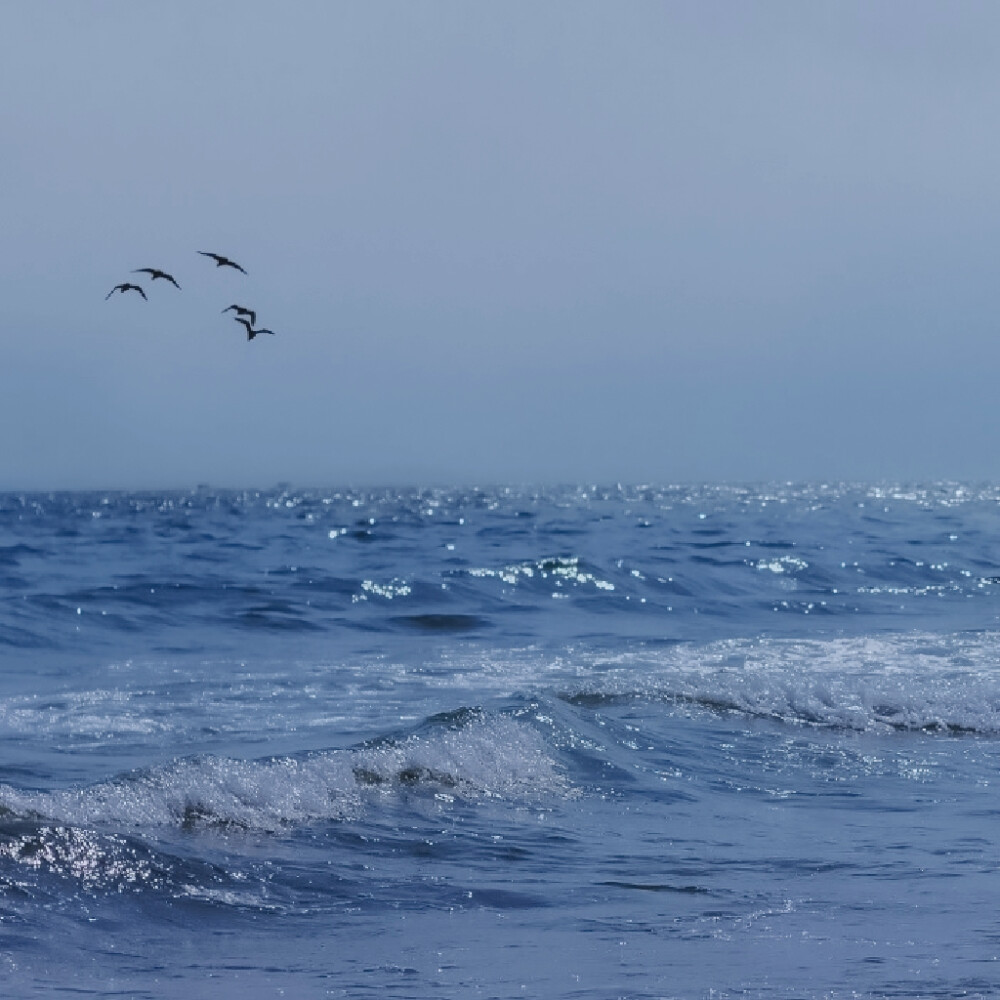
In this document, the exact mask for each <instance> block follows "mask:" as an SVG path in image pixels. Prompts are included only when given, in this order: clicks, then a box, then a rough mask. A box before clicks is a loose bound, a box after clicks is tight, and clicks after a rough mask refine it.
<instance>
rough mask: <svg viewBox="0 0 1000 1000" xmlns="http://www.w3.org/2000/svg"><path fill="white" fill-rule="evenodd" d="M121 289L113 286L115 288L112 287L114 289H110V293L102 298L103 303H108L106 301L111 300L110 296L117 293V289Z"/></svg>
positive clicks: (118, 286) (119, 286)
mask: <svg viewBox="0 0 1000 1000" xmlns="http://www.w3.org/2000/svg"><path fill="white" fill-rule="evenodd" d="M121 287H122V286H121V285H115V287H114V288H112V289H111V291H110V292H108V294H107V295H105V296H104V301H105V302H107V301H108V299H110V298H111V296H112V295H114V294H115V292H117V291H118V289H119V288H121Z"/></svg>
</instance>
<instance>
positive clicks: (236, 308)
mask: <svg viewBox="0 0 1000 1000" xmlns="http://www.w3.org/2000/svg"><path fill="white" fill-rule="evenodd" d="M198 253H199V254H201V256H202V257H211V258H212V260H214V261H215V266H216V267H231V268H233V270H235V271H239V272H241V273H242V274H246V273H247V272H246V271H245V270H244V269H243V268H242V267H240V265H239V264H237V263H236V261H235V260H230V259H229V258H228V257H225V256H223V255H222V254H221V253H211V252H210V251H208V250H199V251H198ZM132 274H148V275H149V280H150V281H151V282H153V281H157V280H162V281H169V282H170V284H171V285H173V286H174V288H176V289H177V290H178V291H180V287H181V286H180V285H179V284H177V280H176V279H175V278H174V276H173V275H172V274H167V272H166V271H161V270H160V269H159V268H158V267H137V268H135V270H133V271H132ZM115 292H118V293H119V294H121V295H124V294H125V293H126V292H138V293H139V294H140V295H141V296H142V297H143V299H145V300H146V301H147V302H148V301H149V299H148V297H147V296H146V291H145V289H144V288H143V287H142V285H137V284H135V283H134V282H132V281H123V282H122V283H121V284H119V285H115V287H114V288H112V289H111V291H110V292H108V294H107V295H105V296H104V301H105V302H107V300H108V299H110V298H111V296H112V295H114V294H115ZM222 312H223V313H227V312H232V313H234V315H233V317H232V318H233V319H234V320H236V322H237V323H240V324H242V326H243V327H244V328H245V329H246V332H247V340H253V338H254V337H256V336H257V335H258V334H260V333H270V334H272V335H273V334H274V331H273V330H268V329H266V328H261V329H259V330H255V329H254V327H255V326H256V324H257V313H256V312H255V311H254V310H253V309H250V308H249V307H248V306H241V305H239V304H238V303H235V302H234V303H233V304H232V305H229V306H226V308H225V309H223V310H222Z"/></svg>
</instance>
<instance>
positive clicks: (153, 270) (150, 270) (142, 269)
mask: <svg viewBox="0 0 1000 1000" xmlns="http://www.w3.org/2000/svg"><path fill="white" fill-rule="evenodd" d="M132 273H133V274H151V275H153V277H156V275H157V274H159V273H161V272H159V271H157V270H156V268H155V267H137V268H136V269H135V270H134V271H133V272H132Z"/></svg>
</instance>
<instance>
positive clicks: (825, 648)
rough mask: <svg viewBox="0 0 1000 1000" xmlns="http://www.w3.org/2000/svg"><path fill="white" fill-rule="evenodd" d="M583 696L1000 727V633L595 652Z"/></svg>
mask: <svg viewBox="0 0 1000 1000" xmlns="http://www.w3.org/2000/svg"><path fill="white" fill-rule="evenodd" d="M588 659H589V660H590V662H589V663H588V664H587V672H588V673H590V678H589V680H588V681H586V682H585V683H584V684H583V685H582V686H581V692H582V693H591V694H607V695H610V696H620V695H623V694H636V695H638V696H645V697H657V698H665V699H677V700H680V701H683V702H685V703H695V704H701V705H704V706H706V707H707V708H711V709H716V710H718V709H723V710H736V711H741V712H746V713H748V714H751V715H757V716H767V717H771V718H777V719H783V720H787V721H790V722H797V723H811V724H819V725H829V726H842V727H847V728H851V729H859V730H878V729H885V730H891V729H912V730H917V729H923V730H950V731H955V730H966V731H972V732H978V733H985V734H1000V668H998V664H1000V634H996V633H987V634H979V635H971V636H966V635H951V636H933V635H923V634H907V635H897V636H865V637H855V638H832V639H816V640H790V639H789V640H782V639H760V640H753V641H751V640H726V641H720V642H718V643H712V644H709V645H707V646H679V647H676V648H674V649H672V650H670V651H668V652H663V653H640V654H634V653H629V654H621V655H618V656H615V657H612V658H608V657H605V658H601V657H597V656H595V657H591V658H588Z"/></svg>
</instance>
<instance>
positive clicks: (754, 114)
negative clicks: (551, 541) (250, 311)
mask: <svg viewBox="0 0 1000 1000" xmlns="http://www.w3.org/2000/svg"><path fill="white" fill-rule="evenodd" d="M0 94H2V97H0V142H2V144H0V338H2V354H0V426H2V432H0V488H8V489H20V488H57V487H89V486H94V487H113V486H185V485H193V484H195V483H198V482H208V483H212V484H214V485H262V486H266V485H271V484H273V483H274V482H275V481H277V480H279V479H281V480H291V481H292V482H294V483H297V484H300V485H327V484H355V485H362V484H373V483H387V482H399V483H402V482H408V483H412V482H426V483H430V482H436V483H440V482H450V483H473V482H486V481H491V482H497V481H514V482H519V483H520V482H566V481H609V480H610V481H613V480H616V479H620V480H628V481H632V482H635V481H655V482H677V481H692V480H706V479H707V480H757V479H817V478H820V479H822V478H831V479H839V478H854V479H885V478H890V479H895V478H973V479H996V478H998V477H1000V448H998V447H997V444H996V442H997V431H998V423H1000V420H998V417H997V409H998V403H997V391H996V385H997V373H998V372H1000V336H998V334H1000V301H998V299H1000V294H998V288H1000V286H998V281H997V276H998V269H1000V259H998V235H1000V5H998V4H996V3H993V2H982V3H962V2H949V3H939V2H936V3H923V2H919V0H899V2H890V0H880V2H878V3H872V2H870V0H864V2H847V0H836V2H827V3H823V2H809V3H803V2H801V0H790V2H787V3H767V2H762V3H737V2H727V3H712V2H706V0H691V2H684V3H669V2H641V0H629V2H627V3H624V2H610V0H609V2H604V3H592V2H586V0H567V2H558V3H554V2H545V0H541V2H539V0H531V2H511V0H503V2H492V3H482V2H473V0H447V2H439V0H435V2H420V0H399V2H394V3H384V2H379V0H357V2H354V3H350V4H347V3H337V2H330V0H315V2H294V0H292V2H287V3H281V4H278V3H274V2H264V0H238V2H237V0H215V2H210V3H209V2H204V0H197V2H183V0H182V2H178V0H172V2H170V3H161V4H152V3H135V2H132V0H108V2H95V0H89V2H87V3H75V2H70V0H63V2H56V0H51V2H46V3H41V2H28V0H22V2H10V3H5V4H3V5H2V7H0ZM198 250H212V251H219V252H222V253H225V254H228V255H230V256H232V257H233V258H234V259H236V260H237V261H239V262H240V263H242V264H243V266H244V267H245V268H246V269H247V271H248V272H249V276H248V277H243V276H242V275H239V274H237V273H235V272H231V271H223V270H217V269H215V268H214V266H213V265H212V263H211V262H210V261H208V260H207V259H206V258H203V257H199V256H198V255H197V253H196V252H195V251H198ZM145 266H155V267H161V268H164V269H165V270H167V271H169V272H171V273H172V274H174V275H175V276H176V278H177V280H178V281H179V282H180V284H181V285H182V286H183V290H182V291H181V292H177V291H176V290H175V289H174V288H172V287H171V286H169V285H167V284H166V283H165V282H162V281H158V282H156V284H155V285H150V284H149V282H148V280H145V279H144V276H139V275H130V273H129V272H130V270H131V269H132V268H138V267H145ZM129 279H132V280H135V279H140V280H143V284H145V286H146V290H147V294H148V295H149V301H148V302H143V301H142V300H141V299H139V298H138V297H137V296H134V295H131V294H130V295H115V296H113V297H112V298H111V299H110V300H109V301H105V300H104V296H105V294H106V293H107V292H108V291H109V290H110V289H111V288H112V286H113V285H115V284H117V283H118V282H121V281H125V280H129ZM232 302H239V303H246V304H249V305H251V306H254V307H255V308H256V309H257V310H258V313H259V320H258V321H259V323H261V324H263V325H265V326H268V327H271V328H273V329H274V330H275V331H277V335H276V336H274V337H260V338H258V339H256V340H254V341H253V342H252V343H248V342H247V340H246V337H245V335H244V333H243V331H242V329H241V328H240V327H239V326H237V325H236V324H235V323H234V322H233V321H232V319H231V318H230V316H229V315H225V316H224V315H220V310H221V309H222V308H223V307H224V306H226V305H228V304H230V303H232Z"/></svg>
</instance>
